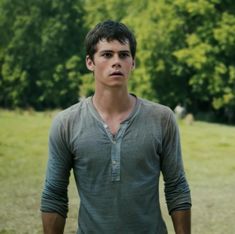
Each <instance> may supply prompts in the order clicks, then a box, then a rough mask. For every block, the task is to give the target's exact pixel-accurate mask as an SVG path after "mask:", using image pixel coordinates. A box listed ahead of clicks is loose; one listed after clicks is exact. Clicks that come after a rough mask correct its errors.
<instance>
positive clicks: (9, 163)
mask: <svg viewBox="0 0 235 234" xmlns="http://www.w3.org/2000/svg"><path fill="white" fill-rule="evenodd" d="M54 114H55V112H44V113H36V112H26V111H25V112H20V111H18V112H10V111H5V110H0V168H1V169H0V183H1V193H0V234H10V233H12V234H13V233H17V234H18V233H19V234H21V233H22V234H23V233H25V234H26V233H30V234H33V233H42V227H41V219H40V211H39V204H40V195H41V191H42V186H43V181H44V174H45V167H46V161H47V137H48V131H49V127H50V124H51V119H52V117H53V116H54ZM179 126H180V132H181V139H182V150H183V155H184V165H185V170H186V174H187V178H188V181H189V183H190V187H191V191H192V200H193V208H192V231H193V232H192V233H195V234H197V233H199V234H224V233H226V234H233V233H235V222H234V217H235V203H234V197H235V127H228V126H225V125H216V124H209V123H203V122H195V123H194V124H193V125H190V126H189V125H186V124H185V123H184V122H180V124H179ZM162 186H163V185H162V183H161V188H162ZM69 196H70V212H69V217H68V220H67V225H66V230H65V233H75V229H76V226H77V209H78V206H79V201H78V200H77V192H76V189H75V186H74V181H73V178H72V183H71V186H70V191H69ZM161 202H162V213H163V216H164V218H165V220H166V223H167V226H168V229H169V233H173V228H172V223H171V219H170V217H169V215H168V214H167V210H166V206H165V201H164V195H163V192H161Z"/></svg>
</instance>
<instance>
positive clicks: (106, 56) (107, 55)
mask: <svg viewBox="0 0 235 234" xmlns="http://www.w3.org/2000/svg"><path fill="white" fill-rule="evenodd" d="M102 57H104V58H111V57H112V53H110V52H104V53H103V54H102Z"/></svg>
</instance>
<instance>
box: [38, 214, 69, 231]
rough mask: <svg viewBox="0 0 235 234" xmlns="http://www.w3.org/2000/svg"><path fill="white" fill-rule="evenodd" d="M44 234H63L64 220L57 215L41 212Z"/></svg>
mask: <svg viewBox="0 0 235 234" xmlns="http://www.w3.org/2000/svg"><path fill="white" fill-rule="evenodd" d="M42 224H43V231H44V234H63V233H64V226H65V218H64V217H62V216H61V215H59V214H57V213H46V212H42Z"/></svg>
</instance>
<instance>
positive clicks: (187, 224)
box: [171, 209, 191, 234]
mask: <svg viewBox="0 0 235 234" xmlns="http://www.w3.org/2000/svg"><path fill="white" fill-rule="evenodd" d="M171 218H172V221H173V225H174V229H175V233H176V234H191V210H190V209H189V210H178V211H173V212H172V213H171Z"/></svg>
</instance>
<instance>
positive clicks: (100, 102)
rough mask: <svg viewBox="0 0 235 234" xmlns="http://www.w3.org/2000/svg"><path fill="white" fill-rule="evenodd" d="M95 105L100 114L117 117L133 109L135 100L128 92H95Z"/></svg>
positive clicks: (120, 90)
mask: <svg viewBox="0 0 235 234" xmlns="http://www.w3.org/2000/svg"><path fill="white" fill-rule="evenodd" d="M93 104H94V106H95V107H96V109H97V110H98V111H99V112H101V113H104V114H108V115H115V114H121V113H123V112H126V111H128V110H130V109H132V107H133V106H134V104H135V98H134V97H133V96H131V95H130V94H129V93H128V91H127V90H122V89H117V90H115V89H112V90H103V91H102V92H95V94H94V97H93Z"/></svg>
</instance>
